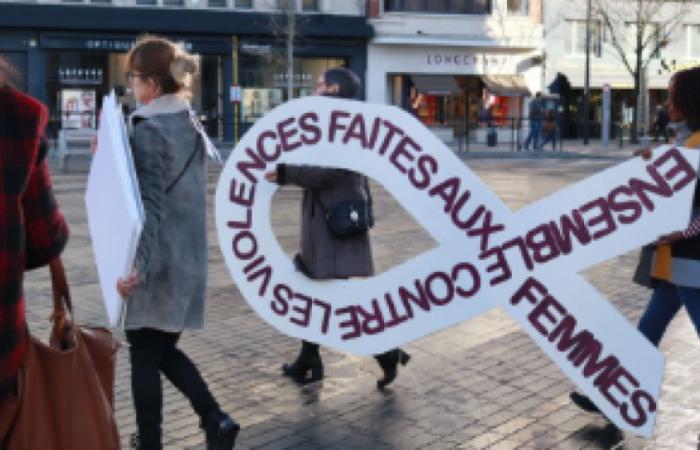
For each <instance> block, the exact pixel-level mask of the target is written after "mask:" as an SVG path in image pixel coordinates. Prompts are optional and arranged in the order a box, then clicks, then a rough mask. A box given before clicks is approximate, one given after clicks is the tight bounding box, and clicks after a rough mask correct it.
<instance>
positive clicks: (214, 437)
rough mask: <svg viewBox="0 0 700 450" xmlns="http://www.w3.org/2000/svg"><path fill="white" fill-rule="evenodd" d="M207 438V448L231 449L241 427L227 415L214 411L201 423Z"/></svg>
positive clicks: (211, 449) (214, 449)
mask: <svg viewBox="0 0 700 450" xmlns="http://www.w3.org/2000/svg"><path fill="white" fill-rule="evenodd" d="M202 428H204V432H205V434H206V438H207V450H231V449H232V448H233V447H234V446H235V445H236V437H237V436H238V432H239V431H240V429H241V427H240V425H238V423H236V421H235V420H233V419H232V418H231V417H230V416H229V415H227V414H224V413H223V412H221V411H215V412H213V413H211V415H209V417H207V418H206V419H205V420H204V422H203V423H202Z"/></svg>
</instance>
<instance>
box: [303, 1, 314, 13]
mask: <svg viewBox="0 0 700 450" xmlns="http://www.w3.org/2000/svg"><path fill="white" fill-rule="evenodd" d="M301 10H302V11H318V0H302V2H301Z"/></svg>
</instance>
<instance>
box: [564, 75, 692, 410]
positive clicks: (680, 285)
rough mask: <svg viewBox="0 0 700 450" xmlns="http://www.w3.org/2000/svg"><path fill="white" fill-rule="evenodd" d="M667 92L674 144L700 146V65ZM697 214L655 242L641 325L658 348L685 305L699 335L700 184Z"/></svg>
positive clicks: (585, 404)
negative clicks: (645, 305) (647, 296)
mask: <svg viewBox="0 0 700 450" xmlns="http://www.w3.org/2000/svg"><path fill="white" fill-rule="evenodd" d="M668 95H669V100H668V106H667V107H668V117H669V119H670V121H671V122H672V123H674V125H675V128H676V129H677V133H676V139H675V142H674V145H677V146H683V147H688V148H694V149H699V150H700V67H695V68H692V69H686V70H681V71H679V72H676V73H675V74H674V75H673V77H672V78H671V81H670V82H669V86H668ZM638 153H639V154H641V155H642V156H643V157H644V158H645V159H649V158H650V157H651V151H650V150H649V149H645V150H642V151H641V152H638ZM681 213H682V211H679V214H681ZM692 217H693V218H692V219H691V221H690V224H689V225H688V227H687V228H686V229H685V230H679V231H675V232H673V233H669V234H667V235H664V236H661V237H659V239H658V240H657V242H656V252H655V253H656V254H655V256H654V258H653V259H652V261H653V265H652V267H651V268H650V270H651V272H650V273H648V275H649V277H650V280H651V287H652V288H653V291H652V295H651V299H650V300H649V304H648V305H647V307H646V310H645V311H644V313H643V314H642V317H641V319H639V325H638V328H639V331H640V332H641V333H642V334H643V335H644V336H645V337H646V338H647V339H649V341H650V342H651V343H652V344H654V345H655V346H657V347H658V346H659V342H661V338H662V337H663V335H664V333H665V331H666V328H667V327H668V325H669V324H670V323H671V321H672V320H673V318H674V317H675V316H676V314H678V311H680V309H681V307H682V306H685V309H686V311H687V312H688V316H689V317H690V320H691V321H692V322H693V325H694V327H695V331H696V333H697V334H698V336H699V337H700V264H699V263H700V184H698V185H696V189H695V196H694V198H693V214H692ZM570 397H571V400H572V401H573V402H574V403H575V404H576V405H577V406H579V407H580V408H581V409H583V410H585V411H588V412H600V410H599V409H598V407H597V406H596V405H595V404H594V403H593V402H592V401H591V400H590V399H589V398H588V397H587V396H585V395H582V394H579V393H577V392H572V393H571V394H570Z"/></svg>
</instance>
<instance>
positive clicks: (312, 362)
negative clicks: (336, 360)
mask: <svg viewBox="0 0 700 450" xmlns="http://www.w3.org/2000/svg"><path fill="white" fill-rule="evenodd" d="M282 373H283V374H284V375H286V376H288V377H291V378H293V379H294V380H295V381H296V382H298V383H312V382H314V381H318V380H320V379H322V378H323V361H321V353H320V352H319V346H318V344H314V343H313V342H308V341H301V351H300V352H299V356H297V359H296V360H294V362H293V363H291V364H283V365H282ZM309 373H310V376H307V375H308V374H309Z"/></svg>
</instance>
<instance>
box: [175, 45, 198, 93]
mask: <svg viewBox="0 0 700 450" xmlns="http://www.w3.org/2000/svg"><path fill="white" fill-rule="evenodd" d="M197 72H199V56H197V55H191V54H189V53H185V52H184V51H180V52H177V53H176V54H175V57H174V58H173V62H172V63H171V64H170V74H171V75H172V77H173V78H174V79H175V81H176V82H177V83H178V84H180V85H181V86H187V85H188V84H189V80H190V79H191V77H192V76H194V75H196V74H197Z"/></svg>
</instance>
